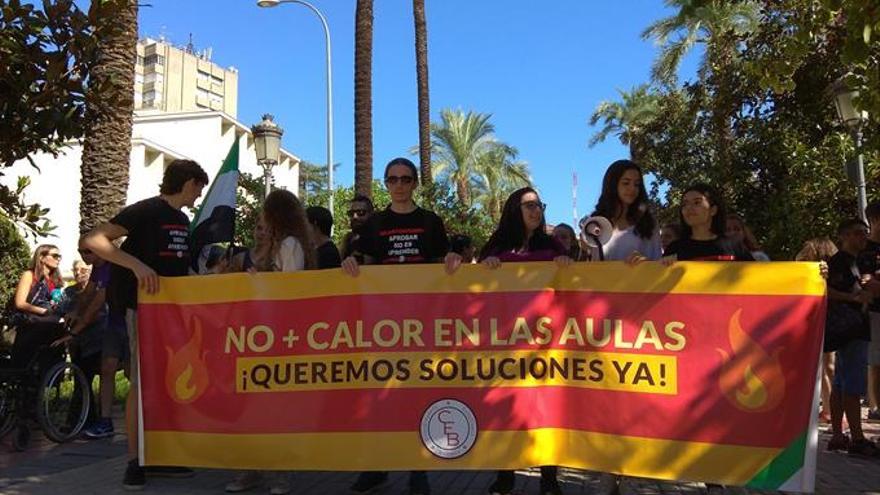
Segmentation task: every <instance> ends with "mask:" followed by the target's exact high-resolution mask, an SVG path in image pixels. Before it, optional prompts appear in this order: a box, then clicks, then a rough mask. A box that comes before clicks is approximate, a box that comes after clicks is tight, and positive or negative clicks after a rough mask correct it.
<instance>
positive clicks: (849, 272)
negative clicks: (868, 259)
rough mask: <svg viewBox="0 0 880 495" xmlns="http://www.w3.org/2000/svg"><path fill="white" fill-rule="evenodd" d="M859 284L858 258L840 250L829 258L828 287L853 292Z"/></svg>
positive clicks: (848, 292)
mask: <svg viewBox="0 0 880 495" xmlns="http://www.w3.org/2000/svg"><path fill="white" fill-rule="evenodd" d="M858 285H859V275H858V266H857V264H856V258H855V257H854V256H853V255H851V254H849V253H847V252H845V251H838V252H837V254H835V255H834V256H832V257H831V259H830V260H828V287H831V288H832V289H834V290H836V291H840V292H846V293H847V294H852V293H853V292H855V291H856V290H857V289H856V288H857V287H858Z"/></svg>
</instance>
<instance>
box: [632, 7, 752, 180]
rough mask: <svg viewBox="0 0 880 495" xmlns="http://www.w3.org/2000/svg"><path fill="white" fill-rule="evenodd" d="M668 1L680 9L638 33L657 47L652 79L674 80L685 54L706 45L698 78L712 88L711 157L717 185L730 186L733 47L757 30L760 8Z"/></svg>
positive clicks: (734, 105)
mask: <svg viewBox="0 0 880 495" xmlns="http://www.w3.org/2000/svg"><path fill="white" fill-rule="evenodd" d="M666 5H667V6H670V7H674V8H677V9H678V12H677V13H676V14H675V15H674V16H671V17H667V18H665V19H660V20H659V21H657V22H655V23H653V24H651V25H650V26H648V28H647V29H645V31H644V32H643V33H642V38H644V39H654V40H655V41H656V43H657V44H658V45H660V55H659V56H658V57H657V60H656V61H655V63H654V66H653V68H652V70H651V73H652V77H653V78H654V79H655V80H657V81H663V82H670V81H674V80H675V73H676V71H677V70H678V67H679V65H680V63H681V59H682V58H683V57H684V56H685V54H687V53H688V52H689V51H690V50H691V49H692V48H693V47H694V46H695V45H696V44H697V43H702V44H704V45H705V46H706V52H705V56H704V58H703V60H702V62H701V64H700V69H699V78H700V81H701V82H703V83H704V84H706V85H707V86H709V87H710V88H712V89H714V91H713V92H712V93H713V94H712V103H711V106H712V108H711V116H710V123H711V128H712V134H713V135H714V137H713V140H714V148H715V157H714V161H715V162H716V163H717V165H718V167H719V169H720V170H722V171H724V174H725V177H724V178H722V183H721V184H720V186H721V188H722V189H728V188H729V187H730V186H731V185H732V184H730V181H731V180H730V179H729V174H728V172H729V171H730V170H731V167H732V162H733V158H732V154H733V140H734V137H733V123H732V120H733V118H734V116H735V115H736V112H737V104H736V102H735V101H734V98H733V96H732V95H733V90H734V85H735V83H734V81H733V80H732V77H733V74H734V72H735V71H733V70H731V66H732V65H733V64H734V63H736V62H737V60H738V52H737V45H738V44H739V43H740V42H742V40H743V39H744V38H745V37H746V36H747V35H748V34H750V33H752V32H754V31H755V30H756V29H757V27H758V24H759V22H760V12H761V6H760V5H759V4H758V2H756V1H753V0H743V1H739V2H731V1H728V0H666Z"/></svg>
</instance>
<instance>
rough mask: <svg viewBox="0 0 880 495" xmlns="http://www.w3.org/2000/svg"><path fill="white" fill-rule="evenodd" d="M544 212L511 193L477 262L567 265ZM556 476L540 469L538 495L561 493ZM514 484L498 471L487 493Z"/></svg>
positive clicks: (532, 196) (501, 493)
mask: <svg viewBox="0 0 880 495" xmlns="http://www.w3.org/2000/svg"><path fill="white" fill-rule="evenodd" d="M545 208H546V205H545V204H544V203H542V202H541V199H540V197H538V193H537V192H536V191H535V190H534V189H532V188H531V187H524V188H522V189H519V190H517V191H514V192H513V193H512V194H511V195H510V196H509V197H508V198H507V201H506V202H505V203H504V209H503V210H502V211H501V220H500V221H499V223H498V227H497V228H496V229H495V232H493V233H492V236H491V237H490V238H489V240H488V241H487V242H486V245H485V246H483V249H482V251H480V262H481V263H482V264H483V265H484V266H486V267H488V268H490V269H496V268H498V267H500V266H501V263H502V262H514V261H521V262H527V261H556V262H557V263H558V264H560V265H561V266H568V265H570V264H571V263H572V259H571V258H570V257H569V256H568V251H567V250H566V249H565V248H564V247H563V246H562V245H561V244H560V243H559V242H558V241H556V240H555V239H554V238H553V237H551V236H549V235H548V234H547V231H546V228H545V227H546V222H545V220H544V209H545ZM556 472H557V468H556V466H542V467H541V491H540V493H541V495H559V494H561V493H562V488H561V487H560V486H559V481H558V480H557V479H556ZM514 484H515V474H514V471H498V476H497V478H496V479H495V482H494V483H492V485H491V486H489V493H490V494H493V495H507V494H510V493H512V492H513V488H514Z"/></svg>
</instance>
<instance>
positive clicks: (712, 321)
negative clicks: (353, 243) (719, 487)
mask: <svg viewBox="0 0 880 495" xmlns="http://www.w3.org/2000/svg"><path fill="white" fill-rule="evenodd" d="M824 294H825V283H824V281H823V280H822V278H821V277H820V276H819V270H818V268H817V267H816V265H815V264H805V263H772V264H768V263H762V264H758V263H677V264H675V265H674V266H672V267H669V268H666V267H662V266H660V265H659V264H655V263H646V264H643V265H640V266H638V267H635V268H633V267H628V266H624V265H623V264H620V263H593V264H577V265H575V266H572V267H569V268H564V269H561V268H558V267H557V266H556V265H555V264H553V263H528V264H513V263H511V264H505V265H504V266H503V267H502V268H500V269H499V270H495V271H491V270H488V269H486V268H484V267H482V266H465V267H462V269H461V270H459V272H458V273H456V274H455V275H451V276H450V275H447V274H445V273H444V271H443V268H442V267H441V266H432V265H424V266H400V267H365V268H362V272H361V275H360V276H359V277H357V278H351V277H349V276H347V275H344V274H343V273H341V272H340V271H338V270H330V271H320V272H317V271H315V272H303V273H297V274H277V273H268V274H259V275H249V274H234V275H218V276H208V277H187V278H174V279H162V281H161V291H160V292H159V293H158V294H155V295H152V296H150V295H147V294H143V293H142V294H141V295H140V298H141V299H140V301H141V304H140V306H139V311H138V321H139V332H138V333H139V343H140V369H141V383H142V388H141V396H142V404H143V411H142V414H143V421H142V428H143V432H142V433H143V438H144V443H143V458H144V461H145V463H146V464H157V465H183V466H196V467H215V468H254V469H305V470H351V471H356V470H408V469H428V470H444V469H498V468H523V467H528V466H539V465H562V466H570V467H575V468H584V469H591V470H598V471H609V472H616V473H621V474H627V475H634V476H644V477H654V478H662V479H678V480H696V481H711V482H718V483H724V484H736V485H748V486H752V487H756V488H774V489H786V490H799V491H812V488H813V479H814V465H815V436H814V435H812V434H811V433H810V432H811V411H812V405H813V403H814V395H815V393H814V391H815V383H816V369H817V361H818V357H819V354H820V350H821V344H822V330H823V322H824V300H825V298H824ZM813 430H814V428H813Z"/></svg>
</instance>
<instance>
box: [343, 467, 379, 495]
mask: <svg viewBox="0 0 880 495" xmlns="http://www.w3.org/2000/svg"><path fill="white" fill-rule="evenodd" d="M387 482H388V473H387V472H384V471H366V472H363V473H361V474H360V475H359V476H358V479H357V481H355V482H354V484H353V485H351V488H350V489H349V490H350V491H351V493H353V494H358V495H363V494H366V493H373V492H374V491H376V490H378V489H379V488H381V487H382V486H384V485H385V483H387Z"/></svg>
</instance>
